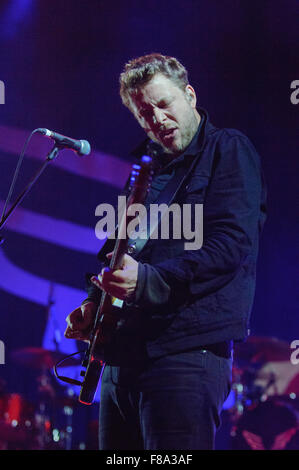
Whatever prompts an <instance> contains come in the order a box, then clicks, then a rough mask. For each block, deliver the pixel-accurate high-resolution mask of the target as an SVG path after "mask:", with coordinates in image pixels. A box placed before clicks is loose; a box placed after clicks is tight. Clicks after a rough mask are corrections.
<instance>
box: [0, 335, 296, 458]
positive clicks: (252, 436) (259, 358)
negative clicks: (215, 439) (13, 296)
mask: <svg viewBox="0 0 299 470" xmlns="http://www.w3.org/2000/svg"><path fill="white" fill-rule="evenodd" d="M12 360H13V361H15V362H16V363H18V364H19V365H21V366H24V367H30V368H32V369H34V370H35V371H37V372H38V377H37V379H36V380H37V385H36V390H37V400H35V404H32V403H30V402H28V401H27V400H25V399H24V398H23V396H22V395H20V394H17V393H5V391H4V388H5V387H4V383H3V384H1V383H0V450H6V449H7V450H18V449H25V450H56V449H63V450H69V449H72V448H73V447H72V446H73V442H72V441H73V436H72V432H73V415H74V410H75V408H76V406H78V399H77V397H76V396H75V395H74V392H73V390H72V389H68V390H67V392H66V393H65V392H64V393H63V394H62V396H59V397H58V396H57V392H56V389H55V387H53V382H52V379H53V378H52V376H51V370H52V369H53V366H54V365H55V364H57V363H58V362H60V361H63V362H62V363H61V364H62V365H63V366H68V367H69V366H73V365H79V363H80V360H75V359H74V358H70V357H69V356H66V355H64V354H63V353H61V352H57V351H49V350H47V349H44V348H25V349H19V350H16V351H14V352H13V354H12ZM230 397H231V398H232V399H231V400H229V406H228V407H226V409H225V414H226V417H227V419H228V422H229V433H230V444H229V447H230V449H235V450H270V449H272V450H274V449H279V450H283V449H288V450H289V449H297V450H298V449H299V364H297V365H295V364H293V363H292V362H291V361H290V346H289V344H288V343H286V342H284V341H281V340H279V339H277V338H268V337H256V336H252V337H249V338H248V339H247V341H246V342H244V343H237V344H235V348H234V366H233V380H232V390H231V395H230ZM91 424H92V423H91ZM92 434H93V437H94V436H95V435H96V434H97V431H96V430H95V429H93V430H92ZM81 448H82V449H84V448H86V445H85V444H84V443H82V447H81ZM87 448H88V446H87Z"/></svg>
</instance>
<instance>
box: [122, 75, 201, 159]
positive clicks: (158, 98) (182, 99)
mask: <svg viewBox="0 0 299 470" xmlns="http://www.w3.org/2000/svg"><path fill="white" fill-rule="evenodd" d="M131 109H132V112H133V114H134V116H135V118H136V119H137V121H138V122H139V124H140V125H141V127H142V128H143V129H144V130H145V132H146V133H147V135H148V137H149V138H150V139H151V140H154V141H155V142H158V143H159V144H160V145H162V147H163V149H164V151H165V152H166V153H168V154H173V155H174V156H177V155H179V154H181V153H183V152H184V150H185V149H186V148H187V147H188V145H189V143H190V142H191V140H192V138H193V137H194V135H195V133H196V131H197V128H198V124H199V121H200V116H199V114H198V112H197V111H196V95H195V92H194V90H193V88H192V87H191V86H190V85H187V87H186V89H185V91H183V90H182V89H180V88H178V86H177V85H176V84H175V83H174V82H173V81H172V80H170V79H169V78H167V77H165V76H164V75H162V74H160V73H159V74H156V75H154V77H153V78H152V79H151V80H150V81H149V82H148V83H147V84H146V85H144V86H143V87H142V88H140V89H139V90H138V92H137V93H136V94H134V95H131Z"/></svg>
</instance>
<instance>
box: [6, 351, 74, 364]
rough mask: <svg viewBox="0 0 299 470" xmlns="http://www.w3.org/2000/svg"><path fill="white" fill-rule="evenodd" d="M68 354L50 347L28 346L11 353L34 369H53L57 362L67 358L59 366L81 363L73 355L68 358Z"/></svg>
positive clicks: (19, 361)
mask: <svg viewBox="0 0 299 470" xmlns="http://www.w3.org/2000/svg"><path fill="white" fill-rule="evenodd" d="M67 357H68V354H65V353H62V352H60V351H50V350H49V349H44V348H36V347H28V348H23V349H17V350H16V351H14V352H13V353H12V355H11V358H12V359H13V361H15V362H18V363H19V364H22V365H24V366H28V367H32V368H33V369H44V368H46V369H51V368H52V367H54V365H55V364H57V362H59V361H62V360H63V359H66V360H65V361H64V362H62V363H61V364H59V367H69V366H76V365H78V364H80V360H78V359H74V358H73V357H70V358H68V359H67Z"/></svg>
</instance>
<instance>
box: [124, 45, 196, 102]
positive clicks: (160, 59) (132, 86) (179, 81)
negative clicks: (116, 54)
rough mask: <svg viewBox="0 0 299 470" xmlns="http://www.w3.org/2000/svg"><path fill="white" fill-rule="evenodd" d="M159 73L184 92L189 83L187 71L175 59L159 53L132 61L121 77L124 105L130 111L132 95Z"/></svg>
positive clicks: (126, 66)
mask: <svg viewBox="0 0 299 470" xmlns="http://www.w3.org/2000/svg"><path fill="white" fill-rule="evenodd" d="M157 73H161V74H163V75H164V76H165V77H167V78H169V79H170V80H172V81H173V82H174V83H175V84H176V85H177V86H178V87H179V88H181V89H182V90H183V91H185V88H186V86H187V85H188V83H189V82H188V72H187V70H186V69H185V67H184V66H183V65H182V64H181V63H180V62H179V61H178V60H177V59H176V58H175V57H169V56H165V55H162V54H157V53H153V54H148V55H144V56H141V57H138V58H137V59H132V60H130V61H129V62H128V63H127V64H126V65H125V68H124V71H123V72H122V73H121V75H120V77H119V82H120V96H121V99H122V102H123V104H124V105H125V106H127V107H128V108H129V109H130V95H131V94H133V93H136V92H137V91H138V90H139V89H140V88H141V87H142V86H144V85H145V84H146V83H148V82H149V81H150V80H151V79H152V78H153V77H154V75H156V74H157Z"/></svg>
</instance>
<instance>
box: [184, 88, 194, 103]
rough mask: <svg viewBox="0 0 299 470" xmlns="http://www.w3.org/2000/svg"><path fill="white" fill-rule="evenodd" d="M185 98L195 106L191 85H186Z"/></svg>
mask: <svg viewBox="0 0 299 470" xmlns="http://www.w3.org/2000/svg"><path fill="white" fill-rule="evenodd" d="M185 93H186V97H187V100H188V101H189V103H190V104H191V106H192V108H196V93H195V90H194V88H193V87H192V86H191V85H187V86H186V88H185Z"/></svg>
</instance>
